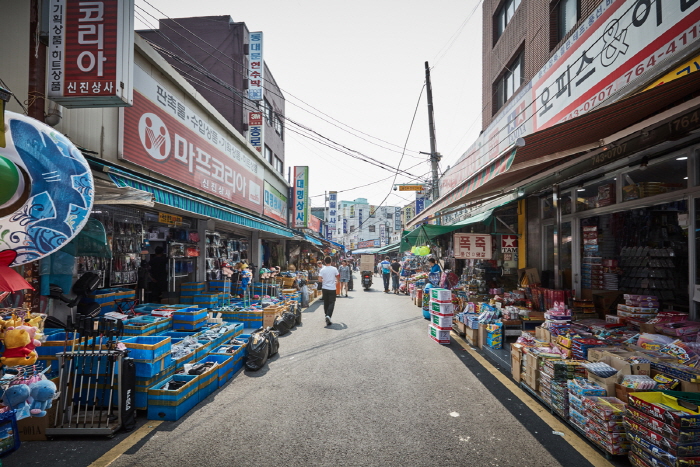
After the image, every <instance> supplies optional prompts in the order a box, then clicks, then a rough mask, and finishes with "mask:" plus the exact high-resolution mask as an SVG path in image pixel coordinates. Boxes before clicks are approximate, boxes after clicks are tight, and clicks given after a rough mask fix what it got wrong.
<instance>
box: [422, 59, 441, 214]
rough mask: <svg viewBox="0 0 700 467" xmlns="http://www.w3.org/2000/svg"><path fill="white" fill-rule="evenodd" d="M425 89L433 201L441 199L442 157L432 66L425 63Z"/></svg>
mask: <svg viewBox="0 0 700 467" xmlns="http://www.w3.org/2000/svg"><path fill="white" fill-rule="evenodd" d="M425 87H426V91H427V96H428V126H429V130H430V167H431V169H432V171H433V187H432V197H433V201H435V200H437V199H438V198H439V197H440V187H439V186H438V161H439V160H440V156H439V155H438V153H437V142H436V140H435V121H434V119H433V87H432V85H431V84H430V66H429V65H428V62H425Z"/></svg>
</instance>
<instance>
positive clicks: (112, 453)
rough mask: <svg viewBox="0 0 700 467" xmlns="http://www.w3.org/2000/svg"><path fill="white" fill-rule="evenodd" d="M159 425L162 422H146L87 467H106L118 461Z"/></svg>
mask: <svg viewBox="0 0 700 467" xmlns="http://www.w3.org/2000/svg"><path fill="white" fill-rule="evenodd" d="M161 423H163V422H162V421H152V420H148V422H147V423H146V424H145V425H143V426H142V427H141V428H139V429H138V430H136V431H134V432H133V433H131V434H130V435H129V436H128V437H127V438H125V439H124V440H122V442H121V443H119V444H117V445H116V446H114V447H113V448H112V449H110V450H109V451H107V452H106V453H104V454H103V455H102V457H100V458H99V459H97V460H96V461H95V462H93V463H92V464H90V466H89V467H107V466H108V465H110V464H111V463H112V462H114V461H115V460H117V459H119V457H120V456H121V455H122V454H124V453H125V452H126V451H128V450H129V449H131V447H132V446H133V445H135V444H136V443H138V442H139V441H141V440H142V439H143V438H145V437H146V436H148V434H149V433H151V432H152V431H153V430H155V429H156V428H158V426H159V425H160V424H161Z"/></svg>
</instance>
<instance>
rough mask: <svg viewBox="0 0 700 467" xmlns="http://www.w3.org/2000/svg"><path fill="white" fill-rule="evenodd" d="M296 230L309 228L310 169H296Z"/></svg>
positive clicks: (306, 167)
mask: <svg viewBox="0 0 700 467" xmlns="http://www.w3.org/2000/svg"><path fill="white" fill-rule="evenodd" d="M293 188H294V228H295V229H306V228H308V226H309V167H308V166H296V167H294V187H293Z"/></svg>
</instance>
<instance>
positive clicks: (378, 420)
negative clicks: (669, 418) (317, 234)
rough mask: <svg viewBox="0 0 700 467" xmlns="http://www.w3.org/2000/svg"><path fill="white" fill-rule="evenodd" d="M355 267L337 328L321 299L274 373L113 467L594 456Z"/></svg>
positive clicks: (216, 401) (43, 453) (549, 461)
mask: <svg viewBox="0 0 700 467" xmlns="http://www.w3.org/2000/svg"><path fill="white" fill-rule="evenodd" d="M357 276H358V274H356V275H355V284H356V289H355V291H353V292H350V297H348V298H345V297H339V298H338V299H337V302H336V309H335V313H334V316H333V324H332V325H331V326H328V327H326V326H325V323H324V315H323V304H322V302H321V301H320V300H319V301H317V302H316V303H314V304H313V305H312V306H311V307H310V308H309V309H308V310H306V311H305V312H304V318H303V322H302V324H301V325H300V326H297V327H296V328H295V329H294V330H293V331H292V332H290V333H288V334H287V335H285V336H282V337H281V338H280V350H279V355H278V356H276V357H274V358H273V359H272V360H271V361H270V362H269V363H268V365H267V366H266V367H265V368H263V369H262V370H260V371H258V372H245V371H244V372H241V373H239V374H238V375H237V376H236V377H235V378H234V379H233V380H232V381H231V382H230V383H229V384H227V385H226V386H225V387H223V388H222V389H220V390H218V391H216V392H215V393H214V394H212V395H211V396H210V397H209V398H208V399H207V400H206V401H204V402H202V403H200V404H199V405H198V406H196V407H195V409H193V411H191V412H190V413H189V414H188V415H186V416H185V417H183V418H182V419H180V420H179V421H178V422H163V423H162V424H160V425H159V426H157V427H156V428H155V429H153V431H152V432H150V433H149V434H148V435H147V436H145V437H144V438H143V439H142V440H140V441H138V442H137V443H136V444H135V445H134V446H132V447H131V448H129V449H128V450H127V451H126V452H125V453H124V454H123V455H121V456H120V457H118V458H117V459H116V460H114V462H113V463H111V464H109V465H111V466H112V467H126V466H139V467H151V466H153V467H162V466H178V465H199V466H250V465H280V466H310V465H322V466H340V465H344V466H403V467H406V466H453V465H454V466H457V465H470V466H532V467H535V466H543V467H544V466H546V467H551V466H557V465H564V466H567V467H576V466H588V465H591V464H590V463H589V462H588V461H587V460H586V459H585V458H584V457H583V456H582V455H581V454H580V453H579V452H578V451H577V450H575V449H574V448H573V447H572V446H571V445H570V444H569V443H567V442H566V441H565V440H564V438H563V437H562V436H561V434H559V435H558V434H555V433H553V429H552V427H551V426H549V425H547V424H546V423H545V422H544V421H543V420H542V419H541V418H540V417H538V416H537V415H536V414H535V413H534V412H533V411H532V410H531V409H530V408H529V407H528V406H526V405H525V404H524V403H522V402H521V400H519V399H518V398H516V397H515V396H514V395H513V393H512V392H511V391H510V390H509V389H508V388H506V387H505V386H504V385H503V383H502V382H500V381H499V380H498V379H497V378H496V377H495V376H494V374H492V373H491V372H489V371H487V369H485V368H484V367H483V366H482V365H481V364H480V363H479V362H478V361H477V360H475V359H474V358H473V356H472V355H470V354H469V353H468V352H467V351H465V350H464V349H463V348H462V347H461V346H460V345H458V344H457V343H456V342H455V341H454V340H453V342H452V344H451V345H449V346H442V345H439V344H437V343H435V342H433V341H432V340H431V339H430V337H429V336H428V322H427V321H426V320H425V319H423V317H422V315H421V311H420V309H419V308H418V307H416V306H415V305H413V303H412V302H411V300H410V298H409V297H407V296H405V295H400V296H397V295H393V294H384V293H383V292H382V290H381V289H382V286H381V279H380V278H377V277H375V278H374V286H373V288H372V290H370V291H368V292H365V291H364V290H362V289H358V288H357V284H359V280H358V277H357ZM148 423H149V422H148V421H144V420H143V418H141V424H145V425H146V426H145V428H148ZM128 436H129V434H125V435H120V436H119V437H117V439H115V440H96V439H90V440H57V441H52V442H34V443H25V445H24V446H23V447H22V449H21V450H20V451H19V452H17V453H15V454H14V455H11V456H10V457H9V458H7V459H5V460H3V462H4V465H5V466H10V467H14V466H23V467H26V466H29V465H47V464H50V465H52V466H60V465H69V466H73V467H78V466H88V465H90V464H91V463H92V462H94V461H95V460H96V459H98V458H99V457H100V456H102V455H103V454H104V453H105V452H107V451H108V450H109V449H111V448H112V447H113V446H114V445H116V444H117V443H118V442H119V441H121V440H123V439H125V438H127V437H128ZM567 436H569V434H567ZM107 457H109V456H106V457H105V458H107ZM105 458H103V460H104V459H105ZM96 465H97V464H96ZM100 465H107V464H106V463H102V464H100ZM599 465H600V464H599Z"/></svg>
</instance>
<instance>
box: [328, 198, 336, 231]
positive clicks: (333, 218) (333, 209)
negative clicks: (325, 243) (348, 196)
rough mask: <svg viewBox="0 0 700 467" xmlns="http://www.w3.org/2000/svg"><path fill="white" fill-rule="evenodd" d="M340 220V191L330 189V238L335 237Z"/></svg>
mask: <svg viewBox="0 0 700 467" xmlns="http://www.w3.org/2000/svg"><path fill="white" fill-rule="evenodd" d="M337 220H338V192H337V191H329V192H328V232H330V235H331V236H330V237H329V238H328V240H331V239H332V238H333V234H334V233H335V229H336V223H337Z"/></svg>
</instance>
